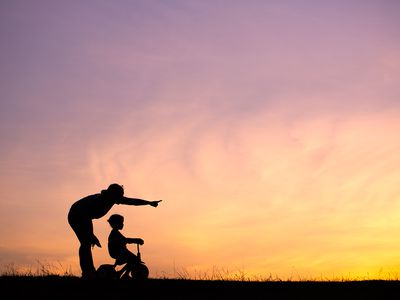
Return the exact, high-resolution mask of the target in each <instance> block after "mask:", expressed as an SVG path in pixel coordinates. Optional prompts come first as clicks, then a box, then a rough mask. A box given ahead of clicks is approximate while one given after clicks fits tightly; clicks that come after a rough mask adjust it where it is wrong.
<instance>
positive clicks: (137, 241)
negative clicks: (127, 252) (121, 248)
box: [126, 238, 144, 245]
mask: <svg viewBox="0 0 400 300" xmlns="http://www.w3.org/2000/svg"><path fill="white" fill-rule="evenodd" d="M126 242H127V243H128V244H139V245H143V244H144V241H143V240H142V239H140V238H126Z"/></svg>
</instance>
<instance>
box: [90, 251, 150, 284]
mask: <svg viewBox="0 0 400 300" xmlns="http://www.w3.org/2000/svg"><path fill="white" fill-rule="evenodd" d="M136 245H137V254H136V256H137V258H138V261H137V262H136V263H133V264H132V263H126V262H125V263H122V264H121V263H118V262H117V260H115V262H114V264H113V265H112V264H102V265H100V266H99V267H98V269H97V270H96V275H97V278H100V279H112V280H115V279H129V280H141V281H143V280H146V279H147V278H148V277H149V268H148V267H147V266H146V264H145V263H144V262H143V261H142V258H141V253H140V249H139V244H136ZM119 267H121V268H119Z"/></svg>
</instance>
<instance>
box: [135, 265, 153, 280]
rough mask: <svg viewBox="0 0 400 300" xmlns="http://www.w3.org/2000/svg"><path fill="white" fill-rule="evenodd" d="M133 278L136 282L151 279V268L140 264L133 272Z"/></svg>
mask: <svg viewBox="0 0 400 300" xmlns="http://www.w3.org/2000/svg"><path fill="white" fill-rule="evenodd" d="M131 277H132V279H135V280H145V279H147V278H149V268H147V266H146V265H145V264H143V263H141V264H138V265H136V266H135V267H134V268H133V270H132V271H131Z"/></svg>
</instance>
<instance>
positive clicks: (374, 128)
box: [0, 0, 400, 279]
mask: <svg viewBox="0 0 400 300" xmlns="http://www.w3.org/2000/svg"><path fill="white" fill-rule="evenodd" d="M399 13H400V2H397V1H389V0H387V1H368V0H367V1H331V2H330V1H312V0H306V1H224V0H222V1H124V0H121V1H63V2H62V3H59V2H57V3H56V2H55V1H50V0H49V1H46V0H39V1H22V0H17V1H5V2H2V3H1V4H0V23H1V25H0V38H1V41H2V42H1V45H2V46H1V48H2V51H1V53H2V55H1V56H0V65H1V69H0V86H1V102H0V116H1V118H0V124H1V127H0V128H1V129H0V138H1V139H0V141H1V147H0V166H1V168H0V180H1V187H2V188H1V189H0V236H1V237H2V238H1V242H0V265H1V266H9V265H12V264H15V265H16V266H19V267H21V268H28V269H29V268H30V266H35V265H36V263H37V261H39V262H42V263H47V262H49V263H51V264H54V265H61V266H62V267H61V268H62V269H63V268H64V269H67V268H71V269H72V271H73V273H74V274H77V275H79V263H78V246H79V245H78V241H77V239H76V237H75V235H74V233H73V231H72V230H71V228H70V227H69V225H68V222H67V213H68V209H69V207H70V206H71V204H72V203H73V202H74V201H76V200H78V199H80V198H82V197H84V196H86V195H89V194H94V193H98V192H100V191H101V190H102V189H104V188H106V187H107V186H108V185H109V184H110V183H112V182H118V183H120V184H123V185H124V187H125V193H126V195H127V196H130V197H136V198H143V199H148V200H158V199H163V202H162V203H161V204H160V205H159V207H157V208H152V207H147V206H145V207H123V206H115V207H114V208H113V209H112V210H111V212H110V214H113V213H120V214H122V215H123V216H124V217H125V227H124V229H123V233H124V234H125V235H126V236H131V237H141V238H143V239H144V240H145V244H144V246H143V248H142V255H143V260H144V261H145V262H146V264H147V265H148V266H149V269H150V274H151V275H150V276H153V277H156V276H166V277H176V276H179V274H181V273H182V272H187V273H188V274H191V275H193V274H200V273H202V272H206V273H208V274H210V273H212V272H216V270H219V271H217V272H222V273H224V272H226V270H229V273H230V274H232V273H233V274H235V273H238V272H239V273H241V274H246V276H249V277H254V278H257V277H258V278H268V277H269V276H272V277H274V278H275V277H276V278H280V279H287V278H291V279H332V278H355V279H356V278H374V279H375V278H383V279H385V278H391V277H396V278H397V277H398V275H397V274H398V272H399V271H400V238H399V232H400V184H399V182H400V156H399V153H400V139H399V132H400V84H399V82H400V39H399V34H398V32H399V29H400V19H399V18H398V15H399ZM106 220H107V216H106V217H104V218H102V219H99V220H96V221H95V222H94V228H95V233H96V235H97V237H98V238H99V239H100V242H101V243H102V245H103V247H102V248H95V249H94V250H93V254H94V260H95V264H96V266H98V265H100V264H101V263H111V262H112V259H111V258H110V257H109V256H108V253H107V247H106V245H107V236H108V234H109V232H110V227H109V225H108V223H107V221H106Z"/></svg>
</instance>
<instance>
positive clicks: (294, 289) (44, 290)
mask: <svg viewBox="0 0 400 300" xmlns="http://www.w3.org/2000/svg"><path fill="white" fill-rule="evenodd" d="M0 290H1V293H2V294H3V295H8V297H7V299H28V298H29V299H32V298H34V299H40V300H43V299H71V300H72V299H108V300H111V299H113V300H114V299H122V298H124V299H202V300H208V299H352V300H355V299H400V281H348V282H317V281H304V282H294V281H282V282H261V281H260V282H257V281H231V280H229V281H224V280H185V279H148V280H147V281H146V282H144V283H139V282H132V281H101V280H93V281H87V280H82V279H81V278H78V277H74V276H1V277H0ZM3 299H5V298H3Z"/></svg>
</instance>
